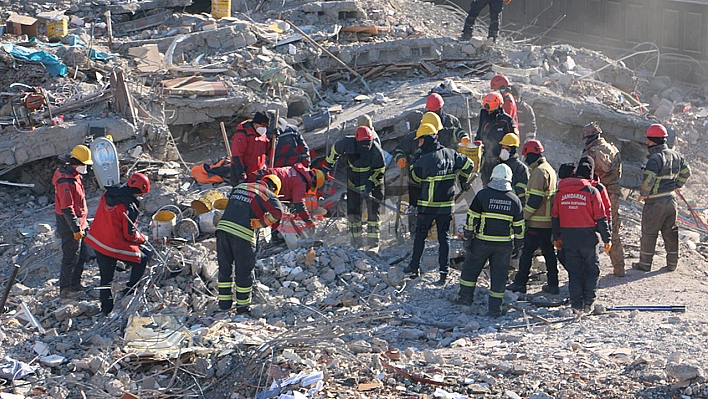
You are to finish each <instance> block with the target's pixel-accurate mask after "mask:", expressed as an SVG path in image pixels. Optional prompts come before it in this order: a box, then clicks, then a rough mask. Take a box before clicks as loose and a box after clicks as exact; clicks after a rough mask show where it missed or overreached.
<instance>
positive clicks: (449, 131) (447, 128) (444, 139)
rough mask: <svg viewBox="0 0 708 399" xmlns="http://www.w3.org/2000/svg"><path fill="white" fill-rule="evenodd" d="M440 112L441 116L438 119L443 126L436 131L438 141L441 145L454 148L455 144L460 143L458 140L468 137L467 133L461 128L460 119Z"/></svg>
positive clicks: (455, 147)
mask: <svg viewBox="0 0 708 399" xmlns="http://www.w3.org/2000/svg"><path fill="white" fill-rule="evenodd" d="M441 114H442V115H441V116H442V117H441V118H440V119H441V122H442V125H443V128H442V129H440V131H438V141H439V142H440V144H442V145H443V147H447V148H451V149H453V150H456V149H457V145H458V144H460V140H462V138H463V137H469V134H468V133H467V132H466V131H465V130H464V129H462V125H461V124H460V120H459V119H457V117H456V116H455V115H450V114H448V113H445V112H442V111H441Z"/></svg>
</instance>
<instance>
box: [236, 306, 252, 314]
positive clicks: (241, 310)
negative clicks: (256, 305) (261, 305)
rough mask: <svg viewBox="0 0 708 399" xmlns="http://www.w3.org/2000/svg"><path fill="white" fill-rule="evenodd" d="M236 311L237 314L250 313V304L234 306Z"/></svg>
mask: <svg viewBox="0 0 708 399" xmlns="http://www.w3.org/2000/svg"><path fill="white" fill-rule="evenodd" d="M236 313H238V314H247V313H248V314H250V313H251V306H250V305H245V306H237V307H236Z"/></svg>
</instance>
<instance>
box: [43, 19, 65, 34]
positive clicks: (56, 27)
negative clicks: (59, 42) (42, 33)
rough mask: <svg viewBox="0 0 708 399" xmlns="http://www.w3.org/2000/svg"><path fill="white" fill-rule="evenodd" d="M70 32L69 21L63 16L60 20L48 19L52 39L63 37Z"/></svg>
mask: <svg viewBox="0 0 708 399" xmlns="http://www.w3.org/2000/svg"><path fill="white" fill-rule="evenodd" d="M68 33H69V21H68V20H67V19H66V18H62V19H60V20H58V21H51V20H49V21H47V36H48V37H49V38H50V39H61V38H62V37H64V36H66V35H67V34H68Z"/></svg>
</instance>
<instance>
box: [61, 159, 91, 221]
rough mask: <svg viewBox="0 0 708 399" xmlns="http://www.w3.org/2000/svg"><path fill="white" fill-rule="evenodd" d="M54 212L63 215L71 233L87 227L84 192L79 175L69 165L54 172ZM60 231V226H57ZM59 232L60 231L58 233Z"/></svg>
mask: <svg viewBox="0 0 708 399" xmlns="http://www.w3.org/2000/svg"><path fill="white" fill-rule="evenodd" d="M52 184H53V185H54V212H55V213H56V214H57V215H64V219H65V220H66V222H67V224H68V226H69V228H70V229H71V232H72V233H78V232H79V231H84V230H86V228H87V227H88V222H87V221H86V216H87V215H88V206H86V191H85V190H84V181H83V179H82V177H81V174H79V172H77V171H76V170H74V168H72V167H71V166H69V164H65V165H64V166H62V167H60V168H59V169H57V170H56V171H55V172H54V176H53V177H52ZM57 229H58V230H61V226H57ZM60 232H61V231H60Z"/></svg>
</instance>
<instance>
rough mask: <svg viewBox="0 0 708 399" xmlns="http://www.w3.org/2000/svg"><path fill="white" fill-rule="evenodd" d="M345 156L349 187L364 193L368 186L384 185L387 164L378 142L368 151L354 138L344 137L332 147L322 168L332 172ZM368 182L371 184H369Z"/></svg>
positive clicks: (373, 143) (374, 142) (372, 144)
mask: <svg viewBox="0 0 708 399" xmlns="http://www.w3.org/2000/svg"><path fill="white" fill-rule="evenodd" d="M344 155H346V157H345V159H346V160H347V180H348V182H347V183H348V185H349V187H351V188H354V189H357V190H359V191H364V190H366V189H367V187H366V186H367V185H369V186H371V185H373V186H379V185H381V184H383V180H384V171H385V169H386V163H385V160H384V154H383V150H382V149H381V145H379V143H378V142H377V141H376V140H374V141H373V142H372V143H371V148H369V149H368V150H366V149H363V148H362V147H361V146H360V145H359V143H358V142H357V141H356V139H355V138H354V136H346V137H344V138H343V139H341V140H339V141H337V142H336V143H334V145H332V150H331V151H330V152H329V155H328V156H327V158H325V160H324V162H323V163H322V168H323V169H325V170H326V171H329V170H331V169H332V167H333V166H334V164H335V162H337V160H338V159H339V157H341V156H344ZM367 182H371V183H368V184H367ZM373 186H371V187H373ZM369 188H370V187H369Z"/></svg>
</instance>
